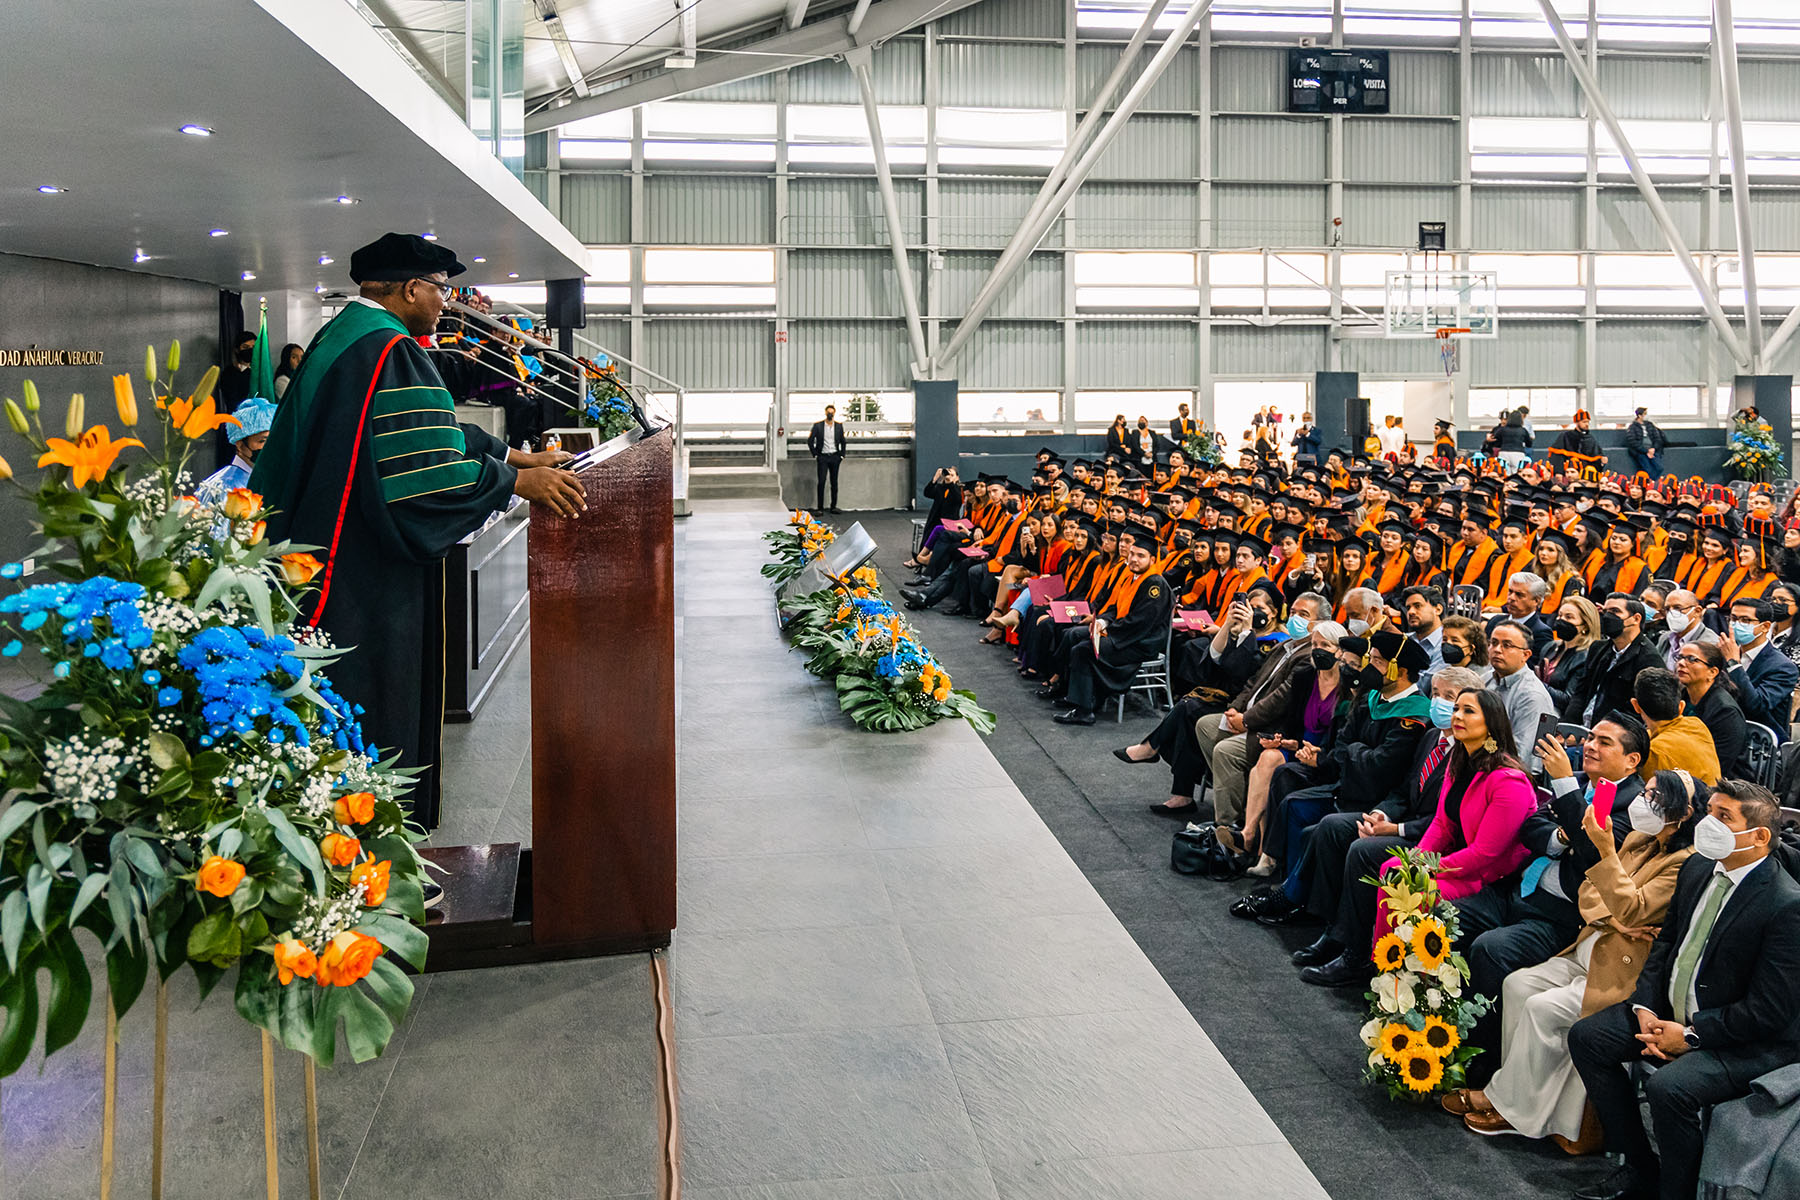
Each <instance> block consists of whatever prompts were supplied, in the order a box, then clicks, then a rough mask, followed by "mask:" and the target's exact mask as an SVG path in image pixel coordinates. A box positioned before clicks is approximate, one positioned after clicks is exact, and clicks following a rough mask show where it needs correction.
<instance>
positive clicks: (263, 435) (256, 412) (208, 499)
mask: <svg viewBox="0 0 1800 1200" xmlns="http://www.w3.org/2000/svg"><path fill="white" fill-rule="evenodd" d="M231 415H232V416H234V417H236V418H237V419H238V423H237V426H236V427H235V428H233V429H232V430H231V442H232V445H234V446H236V447H237V456H236V457H235V458H233V459H232V460H231V461H230V462H228V463H226V464H225V465H224V466H222V467H220V468H219V469H218V470H217V471H214V472H213V473H212V474H211V475H209V476H207V477H206V478H205V479H203V480H202V481H201V482H200V486H199V487H197V488H195V489H194V499H196V500H198V501H199V502H200V503H201V504H203V505H205V506H206V507H208V508H212V509H217V508H219V507H220V506H221V505H223V504H224V503H225V494H226V493H227V492H229V491H231V490H232V489H234V488H241V487H246V486H248V485H249V483H250V469H251V468H252V467H253V466H255V465H256V454H257V451H259V450H261V449H262V448H263V443H264V442H266V441H268V440H269V427H270V426H271V425H273V424H274V423H275V406H274V405H273V404H271V403H269V401H267V400H265V399H263V398H262V397H261V396H252V397H250V398H249V399H248V400H246V401H244V402H243V403H242V404H240V405H238V406H237V408H236V409H235V410H233V412H232V414H231Z"/></svg>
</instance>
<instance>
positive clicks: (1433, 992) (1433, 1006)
mask: <svg viewBox="0 0 1800 1200" xmlns="http://www.w3.org/2000/svg"><path fill="white" fill-rule="evenodd" d="M1425 1007H1426V1008H1428V1009H1430V1010H1431V1011H1433V1012H1436V1011H1437V1010H1438V1009H1440V1008H1442V1007H1444V993H1442V992H1440V991H1438V990H1437V989H1436V988H1426V989H1425Z"/></svg>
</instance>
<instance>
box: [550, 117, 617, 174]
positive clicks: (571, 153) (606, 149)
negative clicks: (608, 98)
mask: <svg viewBox="0 0 1800 1200" xmlns="http://www.w3.org/2000/svg"><path fill="white" fill-rule="evenodd" d="M557 153H558V155H559V156H560V157H561V158H565V159H569V160H571V161H574V160H586V161H597V160H604V161H610V162H622V161H629V160H630V158H631V110H630V109H621V110H620V111H618V112H609V113H601V114H600V115H598V116H594V117H583V118H581V119H580V120H579V121H570V122H569V123H568V124H567V125H564V126H563V127H562V128H561V129H560V130H559V131H558V133H557Z"/></svg>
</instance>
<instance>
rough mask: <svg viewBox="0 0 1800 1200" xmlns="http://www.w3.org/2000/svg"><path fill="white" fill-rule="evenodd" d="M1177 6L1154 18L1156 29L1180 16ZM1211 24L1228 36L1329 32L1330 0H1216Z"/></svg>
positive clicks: (1140, 9) (1173, 21)
mask: <svg viewBox="0 0 1800 1200" xmlns="http://www.w3.org/2000/svg"><path fill="white" fill-rule="evenodd" d="M1179 9H1180V5H1175V4H1171V5H1170V6H1169V9H1168V11H1167V12H1165V13H1163V15H1162V18H1161V19H1160V20H1158V21H1157V28H1159V29H1161V28H1169V27H1172V26H1173V25H1174V23H1175V21H1176V20H1179V19H1180V16H1181V13H1180V12H1179V11H1178V10H1179ZM1142 12H1143V6H1139V18H1138V19H1139V20H1142V19H1143V18H1142ZM1165 23H1166V24H1165ZM1135 24H1136V22H1133V25H1134V26H1135ZM1212 26H1213V29H1214V30H1215V31H1216V32H1218V33H1222V34H1228V35H1229V34H1272V35H1277V36H1280V35H1285V34H1293V33H1325V34H1329V33H1330V32H1331V4H1330V0H1220V2H1219V3H1216V4H1214V5H1213V10H1212Z"/></svg>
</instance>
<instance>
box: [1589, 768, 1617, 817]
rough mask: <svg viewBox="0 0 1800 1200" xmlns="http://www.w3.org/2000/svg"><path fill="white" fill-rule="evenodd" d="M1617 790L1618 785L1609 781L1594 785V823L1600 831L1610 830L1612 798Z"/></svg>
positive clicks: (1597, 782) (1605, 780) (1604, 780)
mask: <svg viewBox="0 0 1800 1200" xmlns="http://www.w3.org/2000/svg"><path fill="white" fill-rule="evenodd" d="M1618 790H1619V785H1618V784H1616V783H1614V782H1613V781H1612V780H1610V779H1600V780H1596V781H1595V783H1594V821H1595V823H1596V824H1598V825H1599V826H1600V828H1602V829H1611V828H1612V810H1613V796H1614V794H1616V793H1617V792H1618Z"/></svg>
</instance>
